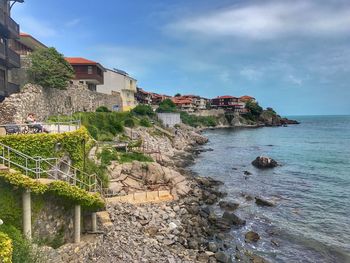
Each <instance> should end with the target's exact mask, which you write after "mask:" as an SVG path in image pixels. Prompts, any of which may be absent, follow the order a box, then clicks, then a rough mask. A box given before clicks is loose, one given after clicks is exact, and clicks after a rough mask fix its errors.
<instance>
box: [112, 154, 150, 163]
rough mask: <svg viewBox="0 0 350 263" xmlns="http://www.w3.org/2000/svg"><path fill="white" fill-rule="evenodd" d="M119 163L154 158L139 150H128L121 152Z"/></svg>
mask: <svg viewBox="0 0 350 263" xmlns="http://www.w3.org/2000/svg"><path fill="white" fill-rule="evenodd" d="M118 155H119V156H118V157H119V159H118V161H119V163H131V162H133V161H139V162H153V159H152V158H151V157H149V156H147V155H144V154H143V153H137V152H127V153H119V154H118Z"/></svg>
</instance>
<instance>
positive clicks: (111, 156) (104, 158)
mask: <svg viewBox="0 0 350 263" xmlns="http://www.w3.org/2000/svg"><path fill="white" fill-rule="evenodd" d="M98 157H99V158H100V159H101V164H102V165H105V166H108V165H110V164H111V161H113V160H117V152H116V150H114V149H113V148H106V147H105V148H103V149H102V151H101V153H100V154H99V155H98Z"/></svg>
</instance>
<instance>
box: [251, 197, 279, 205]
mask: <svg viewBox="0 0 350 263" xmlns="http://www.w3.org/2000/svg"><path fill="white" fill-rule="evenodd" d="M255 203H256V204H257V205H259V206H275V203H274V202H272V201H269V200H266V199H263V198H261V197H255Z"/></svg>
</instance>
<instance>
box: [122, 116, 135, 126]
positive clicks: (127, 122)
mask: <svg viewBox="0 0 350 263" xmlns="http://www.w3.org/2000/svg"><path fill="white" fill-rule="evenodd" d="M124 126H125V127H129V128H133V127H135V121H134V120H133V119H132V118H127V119H125V120H124Z"/></svg>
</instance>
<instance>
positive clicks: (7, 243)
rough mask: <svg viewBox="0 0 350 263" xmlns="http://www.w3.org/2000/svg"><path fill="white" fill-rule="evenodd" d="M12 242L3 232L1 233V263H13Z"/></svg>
mask: <svg viewBox="0 0 350 263" xmlns="http://www.w3.org/2000/svg"><path fill="white" fill-rule="evenodd" d="M12 251H13V248H12V240H11V239H10V238H9V236H8V235H6V234H5V233H3V232H0V262H1V263H12Z"/></svg>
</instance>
